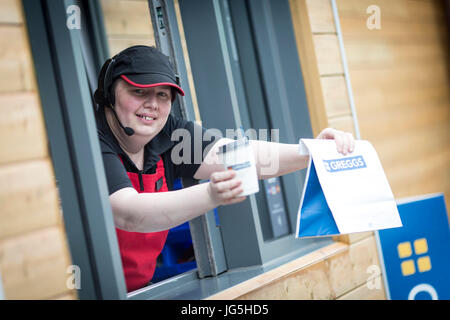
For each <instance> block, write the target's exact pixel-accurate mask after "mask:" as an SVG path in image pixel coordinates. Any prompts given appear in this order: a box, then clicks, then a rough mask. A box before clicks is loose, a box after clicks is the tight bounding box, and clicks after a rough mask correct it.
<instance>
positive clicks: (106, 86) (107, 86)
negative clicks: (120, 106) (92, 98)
mask: <svg viewBox="0 0 450 320" xmlns="http://www.w3.org/2000/svg"><path fill="white" fill-rule="evenodd" d="M116 57H117V56H114V57H113V58H112V59H110V62H109V64H108V67H107V68H106V71H105V76H104V78H103V96H104V99H105V102H106V105H107V106H113V105H114V103H115V97H114V96H113V95H112V94H111V86H112V83H111V82H112V70H113V65H114V63H115V62H116Z"/></svg>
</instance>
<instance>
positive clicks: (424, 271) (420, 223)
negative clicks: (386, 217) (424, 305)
mask: <svg viewBox="0 0 450 320" xmlns="http://www.w3.org/2000/svg"><path fill="white" fill-rule="evenodd" d="M398 211H399V213H400V218H401V220H402V222H403V227H402V228H395V229H386V230H380V231H378V238H379V245H380V249H381V250H380V254H381V257H382V260H383V261H382V264H384V269H385V270H384V274H385V283H386V291H387V294H388V298H390V299H392V300H407V299H408V300H431V299H432V300H448V299H450V272H449V270H450V229H449V223H448V217H447V210H446V208H445V201H444V196H443V195H442V194H440V195H430V196H427V197H424V198H420V199H419V198H418V199H415V200H414V201H408V202H402V203H398Z"/></svg>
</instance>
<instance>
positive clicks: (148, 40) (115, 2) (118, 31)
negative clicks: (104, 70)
mask: <svg viewBox="0 0 450 320" xmlns="http://www.w3.org/2000/svg"><path fill="white" fill-rule="evenodd" d="M101 8H102V11H103V17H104V22H105V29H106V34H107V40H108V45H109V50H110V54H111V56H113V55H115V54H117V53H119V52H120V51H122V50H123V49H125V48H128V47H130V46H134V45H147V46H152V45H155V37H154V34H153V26H152V22H151V20H150V9H149V7H148V2H147V1H145V0H101Z"/></svg>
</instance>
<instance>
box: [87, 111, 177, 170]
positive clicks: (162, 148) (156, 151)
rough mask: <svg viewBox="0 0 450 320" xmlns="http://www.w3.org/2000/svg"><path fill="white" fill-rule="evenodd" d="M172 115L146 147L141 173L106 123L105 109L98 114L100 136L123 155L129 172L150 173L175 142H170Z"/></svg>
mask: <svg viewBox="0 0 450 320" xmlns="http://www.w3.org/2000/svg"><path fill="white" fill-rule="evenodd" d="M171 117H172V115H169V118H168V119H167V122H166V124H165V126H164V127H163V129H162V130H161V131H160V132H159V133H158V134H157V135H156V136H155V137H154V138H153V139H152V140H151V141H150V142H149V143H147V144H146V145H145V147H144V168H143V170H142V171H140V170H139V169H138V168H137V167H136V165H135V164H134V162H133V161H132V160H131V159H130V158H129V157H128V155H127V154H126V153H125V152H124V151H123V150H122V148H121V147H120V145H119V142H118V141H117V139H116V137H115V136H114V134H113V133H112V131H111V128H110V127H109V125H108V122H107V121H106V116H105V111H104V108H103V107H99V108H98V111H97V112H96V122H97V131H98V134H99V136H101V137H102V138H104V139H105V140H106V141H107V142H108V144H109V145H110V146H111V147H112V148H113V150H114V152H116V153H117V154H119V155H121V157H122V160H124V162H125V161H126V163H125V167H127V171H132V172H142V173H149V172H150V171H153V169H154V167H155V166H156V164H157V162H158V161H159V157H160V155H162V154H163V153H164V152H166V151H167V150H169V149H170V148H171V147H172V146H173V145H174V143H175V142H174V141H171V140H170V132H169V124H170V123H171Z"/></svg>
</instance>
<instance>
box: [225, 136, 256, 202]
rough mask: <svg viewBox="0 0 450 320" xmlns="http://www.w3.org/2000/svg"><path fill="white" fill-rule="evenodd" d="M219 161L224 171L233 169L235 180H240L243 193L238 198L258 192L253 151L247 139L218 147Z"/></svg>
mask: <svg viewBox="0 0 450 320" xmlns="http://www.w3.org/2000/svg"><path fill="white" fill-rule="evenodd" d="M217 155H218V157H219V160H220V161H221V163H222V164H223V165H224V167H225V170H231V169H233V170H234V171H235V172H236V178H237V179H239V180H241V182H242V184H241V186H240V187H241V188H242V189H243V191H242V192H241V193H240V194H239V195H238V196H239V197H242V196H248V195H251V194H254V193H257V192H258V191H259V183H258V175H257V173H256V164H255V157H254V153H253V149H252V146H251V144H250V143H249V141H248V139H246V138H244V139H239V140H236V141H234V142H231V143H228V144H226V145H223V146H221V147H219V151H218V152H217Z"/></svg>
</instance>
